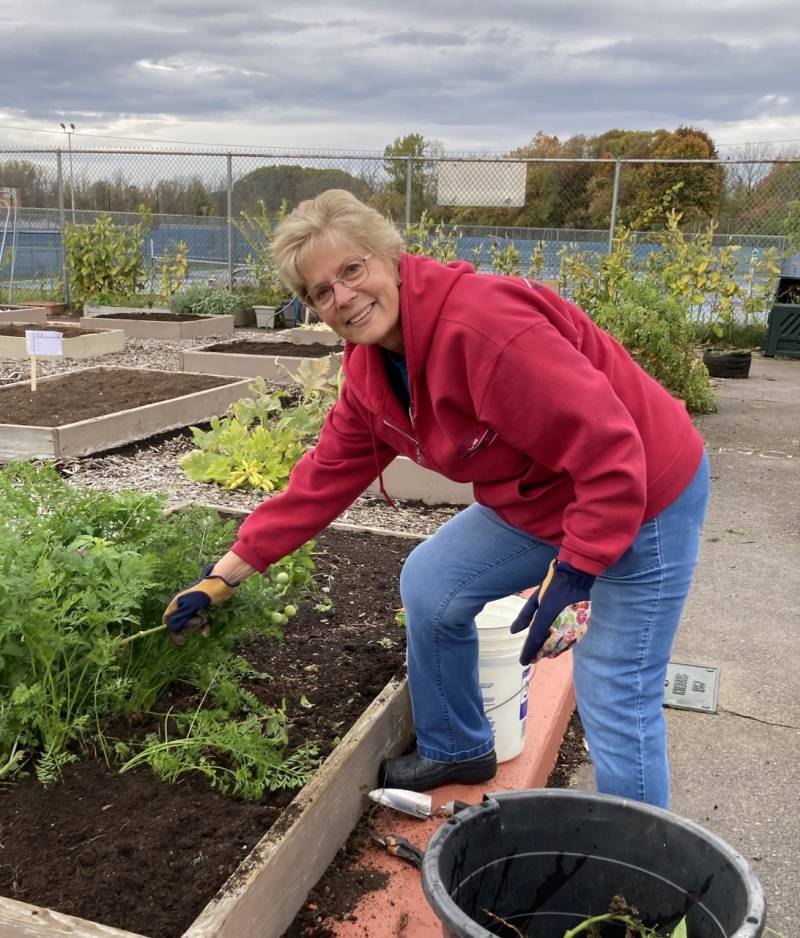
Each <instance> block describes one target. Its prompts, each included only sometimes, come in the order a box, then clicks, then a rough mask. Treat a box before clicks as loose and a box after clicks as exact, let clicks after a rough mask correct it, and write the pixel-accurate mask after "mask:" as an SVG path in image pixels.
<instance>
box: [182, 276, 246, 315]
mask: <svg viewBox="0 0 800 938" xmlns="http://www.w3.org/2000/svg"><path fill="white" fill-rule="evenodd" d="M246 305H247V304H246V301H243V299H242V297H240V296H237V295H236V294H235V293H231V291H230V290H227V289H225V288H224V287H209V286H206V285H205V284H204V283H193V284H191V286H188V287H186V289H185V290H181V291H180V292H178V293H175V294H173V295H172V297H171V298H170V301H169V308H170V309H171V310H172V312H173V313H176V314H177V315H178V316H189V315H192V316H222V315H225V314H227V315H232V314H233V313H236V312H238V311H239V310H240V309H243V308H244V307H245V306H246Z"/></svg>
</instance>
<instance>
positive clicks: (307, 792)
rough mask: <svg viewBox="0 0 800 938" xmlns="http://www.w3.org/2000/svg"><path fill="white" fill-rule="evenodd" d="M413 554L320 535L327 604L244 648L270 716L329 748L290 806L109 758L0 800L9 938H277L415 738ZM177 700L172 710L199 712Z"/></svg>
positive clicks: (282, 797) (404, 544)
mask: <svg viewBox="0 0 800 938" xmlns="http://www.w3.org/2000/svg"><path fill="white" fill-rule="evenodd" d="M376 539H378V540H379V541H380V543H379V545H378V544H376ZM412 544H413V541H412V540H410V539H409V538H404V537H402V536H398V535H386V534H381V533H379V532H364V531H357V530H355V529H349V530H348V529H347V527H346V526H335V527H334V528H331V529H328V530H327V531H325V532H323V534H322V535H321V536H320V538H319V539H318V551H321V552H322V553H321V556H318V561H317V575H318V577H319V579H318V583H319V584H320V585H325V586H327V587H328V588H329V592H328V594H327V595H328V597H329V599H330V602H331V608H330V609H328V610H322V611H320V610H319V609H317V610H315V609H314V608H312V604H311V603H308V604H307V608H302V607H301V609H300V612H299V614H298V615H297V616H296V618H294V619H292V620H291V621H290V623H289V624H288V625H286V626H284V632H285V639H284V642H283V643H278V642H276V641H274V640H270V639H265V638H262V637H259V638H257V639H256V640H255V641H253V642H252V643H250V644H248V645H246V646H245V647H244V648H243V649H241V654H242V655H243V656H244V657H246V659H247V660H248V662H249V663H250V664H251V666H252V667H253V669H254V672H257V673H258V674H260V675H261V677H253V678H252V679H251V680H250V681H248V689H249V690H250V691H251V692H253V693H254V694H256V695H257V696H258V697H259V698H260V699H261V700H263V701H264V702H265V703H267V704H268V705H270V706H274V705H276V704H279V703H280V701H281V700H282V699H285V700H286V702H287V713H288V716H289V719H290V721H291V723H292V724H293V733H292V739H293V742H294V743H295V744H301V743H302V742H303V741H304V740H305V739H308V738H314V739H318V740H320V742H321V743H322V744H323V745H322V747H321V755H323V756H324V755H327V758H326V759H325V762H324V763H323V764H322V766H321V768H320V769H319V770H318V772H317V774H316V775H315V777H314V778H313V779H312V781H311V782H310V783H309V784H308V785H307V786H306V787H305V788H304V789H302V790H301V791H300V793H299V794H297V795H296V796H295V797H294V799H293V800H291V799H292V793H291V792H286V791H282V792H281V791H279V792H276V793H275V794H274V796H268V797H266V798H264V799H262V801H261V802H258V803H244V802H238V801H234V800H232V799H224V798H221V797H220V796H219V795H217V794H215V793H213V792H211V791H210V790H209V789H208V786H207V785H206V783H205V782H204V781H203V780H202V779H199V778H196V777H193V776H189V777H186V778H185V779H184V781H183V782H182V783H181V784H178V785H165V784H163V783H161V782H159V781H157V780H156V778H155V776H154V775H153V774H152V773H151V772H150V771H149V770H147V769H137V770H133V771H131V772H128V773H126V774H125V775H118V774H115V773H114V772H113V771H111V770H109V769H108V768H107V767H106V765H105V763H104V762H103V761H102V759H100V758H99V757H98V758H97V759H94V760H92V759H89V760H87V761H82V762H79V763H75V764H72V765H68V766H66V767H64V769H63V779H62V781H60V782H57V783H56V784H54V785H53V786H52V787H50V788H49V789H42V788H41V786H40V785H39V783H38V782H37V781H36V780H35V778H33V777H32V776H31V777H28V778H25V779H23V780H22V781H20V782H19V783H17V784H16V785H14V786H13V787H10V788H9V789H8V790H7V791H5V792H4V797H3V799H2V802H0V823H2V826H3V830H4V848H5V849H4V851H3V853H2V855H0V892H2V893H4V894H5V895H6V896H8V897H9V898H8V899H4V900H0V933H2V934H3V935H4V936H6V935H7V936H9V938H23V936H24V938H55V936H56V935H64V934H70V935H74V936H77V938H90V936H93V938H99V936H101V935H105V936H107V938H108V936H113V938H122V936H125V935H137V936H138V935H145V936H147V938H178V936H179V935H183V936H184V938H211V936H214V938H234V936H235V938H279V936H280V935H282V934H283V932H284V930H285V929H286V927H287V926H288V925H289V923H290V922H291V921H292V918H293V917H294V915H295V913H296V912H297V910H298V909H299V908H300V907H301V905H302V903H303V902H304V900H305V897H306V894H307V893H308V891H309V889H310V888H311V887H312V886H313V885H314V883H315V882H316V881H317V879H318V878H319V876H320V875H321V873H322V871H323V870H324V869H325V868H326V867H327V865H328V864H329V862H330V861H331V860H332V859H333V857H334V855H335V854H336V851H337V850H338V848H339V847H341V845H342V844H343V843H344V841H345V839H346V838H347V835H348V834H349V832H350V830H351V829H352V828H353V826H354V825H355V823H356V820H357V819H358V817H359V815H360V814H361V812H362V810H363V808H364V806H365V799H364V793H365V792H366V791H367V790H369V789H370V788H371V787H373V786H374V784H375V774H376V770H377V765H378V761H379V760H380V758H381V757H382V756H383V755H385V754H387V753H396V752H400V751H402V750H403V748H404V747H405V746H406V745H407V743H408V742H409V741H410V734H411V716H410V707H409V704H408V699H407V694H406V692H405V686H404V684H402V683H400V682H398V681H397V680H390V678H391V676H392V675H393V674H395V673H396V671H397V670H398V668H402V662H403V659H404V653H405V642H404V634H403V630H402V629H400V628H398V627H397V626H396V625H395V624H393V619H394V614H395V611H396V610H397V608H398V607H399V605H400V600H399V594H398V591H397V590H398V586H397V584H398V576H399V571H400V567H401V566H402V563H403V561H404V559H405V556H406V555H407V553H408V551H409V549H410V548H411V546H412ZM387 681H389V683H388V684H387ZM181 693H182V690H181V688H180V687H176V688H175V691H174V694H172V695H171V696H169V699H167V700H165V701H162V702H161V703H162V704H163V707H162V709H166V708H168V707H170V706H173V707H176V709H177V708H179V707H180V705H181V703H182V704H183V706H184V708H185V709H189V710H191V709H193V708H194V707H196V706H197V701H196V700H194V699H190V700H187V701H181V699H180V697H181ZM376 694H377V698H375V695H376ZM373 698H375V699H374V700H373ZM370 701H372V703H370ZM309 703H310V704H311V706H309V705H308V704H309ZM365 706H366V710H365V709H364V708H365ZM359 714H361V716H359ZM351 724H352V728H350V729H349V731H347V730H348V727H350V726H351ZM143 729H144V728H142V727H139V728H138V730H139V731H140V732H141V731H142V730H143ZM339 737H341V742H339V743H338V745H337V740H338V738H339ZM328 753H330V754H329V755H328ZM270 825H272V826H271V827H270ZM267 829H269V830H268V832H267V833H266V834H265V833H264V832H265V831H267ZM254 845H255V846H254ZM242 858H244V859H242ZM231 874H232V875H231ZM215 892H216V894H215V895H214V893H215ZM210 896H213V898H211V901H208V900H209V897H210ZM32 903H37V905H33V904H32ZM52 909H57V911H51V910H52ZM77 916H79V918H78V917H77ZM99 922H102V923H103V924H98V923H99ZM121 929H126V930H121Z"/></svg>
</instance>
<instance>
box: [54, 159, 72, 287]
mask: <svg viewBox="0 0 800 938" xmlns="http://www.w3.org/2000/svg"><path fill="white" fill-rule="evenodd" d="M56 183H57V188H58V215H59V235H60V237H59V243H60V246H61V272H62V273H63V275H64V302H65V303H66V304H67V305H69V277H68V276H67V246H66V244H65V243H64V225H65V224H66V220H65V217H64V171H63V168H62V166H61V150H56Z"/></svg>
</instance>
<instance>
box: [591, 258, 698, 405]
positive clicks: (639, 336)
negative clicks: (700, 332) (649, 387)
mask: <svg viewBox="0 0 800 938" xmlns="http://www.w3.org/2000/svg"><path fill="white" fill-rule="evenodd" d="M589 312H590V313H591V315H592V317H593V319H594V321H595V322H596V323H597V325H598V326H600V327H601V328H603V329H605V330H606V331H607V332H610V333H611V335H613V336H614V337H615V338H616V339H617V340H618V341H619V342H621V343H622V345H624V346H625V348H626V349H627V350H628V352H629V353H630V354H631V356H632V357H633V358H634V360H635V361H636V362H638V364H639V365H641V366H642V368H644V370H645V371H646V372H647V373H648V374H649V375H651V376H652V377H653V378H655V379H656V381H659V382H660V383H661V384H663V385H664V387H665V388H667V390H669V391H670V392H671V393H672V394H674V395H676V396H677V397H680V398H682V399H683V400H685V401H686V405H687V407H688V408H689V410H692V411H695V412H697V413H711V412H713V411H714V410H716V404H715V401H714V395H713V393H712V391H711V387H710V384H709V380H708V369H707V368H706V367H705V365H703V364H702V363H701V362H700V361H698V360H697V357H696V355H695V341H696V337H695V330H694V326H693V325H692V323H691V321H690V319H689V315H688V312H687V309H686V307H685V306H684V305H683V304H682V303H681V302H680V301H679V300H678V299H676V298H675V297H674V296H672V295H670V294H669V293H667V292H666V290H665V289H664V287H663V286H662V284H661V283H660V282H659V281H658V280H657V279H656V278H654V277H648V278H645V279H643V280H636V279H634V278H633V277H632V276H630V275H629V276H628V277H627V278H625V279H623V280H621V281H620V282H619V284H618V285H617V287H616V299H615V300H613V301H610V300H606V301H605V302H602V303H600V304H598V305H597V306H596V307H595V308H593V309H590V310H589Z"/></svg>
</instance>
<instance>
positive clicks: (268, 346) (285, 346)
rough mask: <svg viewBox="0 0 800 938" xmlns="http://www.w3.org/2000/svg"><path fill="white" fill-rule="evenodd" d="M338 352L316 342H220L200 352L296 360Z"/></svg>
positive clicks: (333, 348)
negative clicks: (282, 356) (281, 356)
mask: <svg viewBox="0 0 800 938" xmlns="http://www.w3.org/2000/svg"><path fill="white" fill-rule="evenodd" d="M337 350H338V347H337V346H331V345H320V344H319V343H318V342H315V343H313V344H311V345H299V344H296V343H294V342H271V341H269V340H262V341H261V342H248V341H246V340H242V341H239V342H220V343H219V344H217V345H208V346H206V347H204V348H202V349H197V351H199V352H226V353H227V354H229V355H285V356H292V357H294V358H324V357H325V356H326V355H330V354H331V353H332V352H336V351H337Z"/></svg>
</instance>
